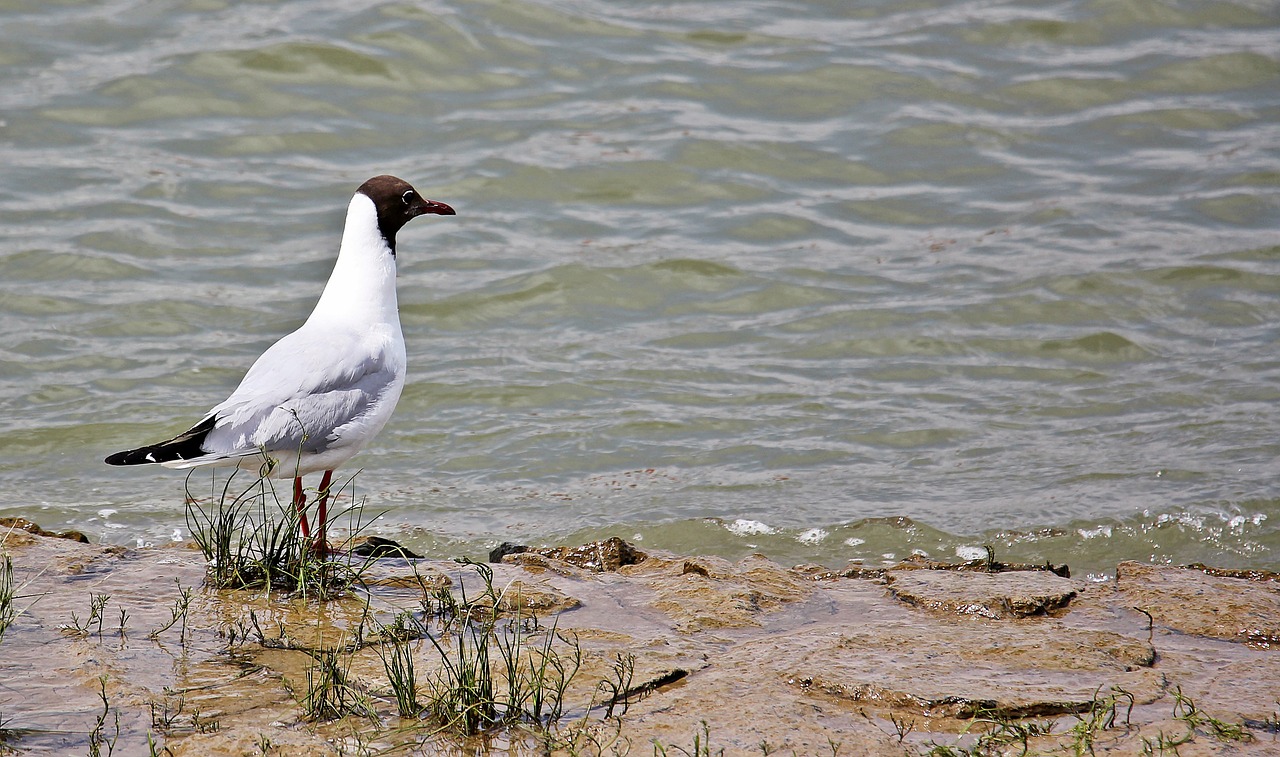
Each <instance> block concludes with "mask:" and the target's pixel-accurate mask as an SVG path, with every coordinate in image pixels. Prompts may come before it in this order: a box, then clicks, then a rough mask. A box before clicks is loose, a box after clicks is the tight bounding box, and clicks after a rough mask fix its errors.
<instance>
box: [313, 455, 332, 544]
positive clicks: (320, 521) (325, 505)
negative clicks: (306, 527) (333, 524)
mask: <svg viewBox="0 0 1280 757" xmlns="http://www.w3.org/2000/svg"><path fill="white" fill-rule="evenodd" d="M332 478H333V471H331V470H327V471H325V472H324V476H323V477H321V479H320V505H319V507H318V508H317V510H316V524H317V525H316V552H317V553H318V554H322V555H323V554H325V553H326V552H328V551H329V542H328V541H327V540H326V538H325V531H326V529H325V526H327V525H328V522H327V519H328V516H329V512H328V510H329V482H330V480H331V479H332Z"/></svg>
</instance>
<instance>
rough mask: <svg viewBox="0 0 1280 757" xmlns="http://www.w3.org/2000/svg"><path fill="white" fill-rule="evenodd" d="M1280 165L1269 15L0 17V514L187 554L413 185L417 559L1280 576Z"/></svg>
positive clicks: (387, 461) (720, 0)
mask: <svg viewBox="0 0 1280 757" xmlns="http://www.w3.org/2000/svg"><path fill="white" fill-rule="evenodd" d="M1278 145H1280V11H1278V10H1277V7H1276V5H1275V4H1274V3H1270V2H1249V1H1242V2H1216V3H1215V2H1207V3H1206V2H1164V1H1159V2H1157V1H1156V0H1116V1H1115V2H1074V1H1067V2H1049V3H1001V2H924V1H922V2H892V3H890V2H877V3H854V2H847V1H845V0H841V1H840V2H826V3H817V2H815V3H803V4H800V3H781V2H729V1H728V0H702V1H700V2H696V3H694V2H684V3H681V2H653V3H631V2H622V3H619V2H605V1H603V0H580V1H570V0H561V1H554V0H543V1H530V0H506V1H504V2H454V1H452V0H444V1H441V2H425V3H360V2H351V1H350V0H344V2H334V1H333V0H296V1H294V2H288V3H269V2H257V3H224V2H218V1H217V0H191V1H190V2H186V3H183V4H155V3H142V2H136V1H135V0H104V1H103V2H100V3H98V4H96V5H85V4H81V3H36V2H21V1H18V2H0V165H3V170H0V515H24V516H27V517H30V518H32V519H34V520H37V521H39V522H41V523H42V524H43V525H45V526H46V527H51V528H78V529H82V530H84V531H86V532H87V533H89V534H90V535H91V536H93V537H94V538H99V539H102V540H105V541H108V542H117V543H124V544H133V543H137V542H149V541H150V542H155V541H165V540H169V539H171V538H175V537H179V538H180V537H182V536H184V535H185V534H186V525H185V523H184V520H183V514H182V510H183V508H182V497H183V488H182V487H183V484H182V477H181V475H179V474H177V473H174V472H170V471H165V470H163V469H156V470H152V469H113V468H108V467H106V466H104V465H103V464H102V462H101V459H102V457H103V456H104V455H106V454H107V453H110V452H113V451H116V450H117V449H122V448H124V447H128V446H136V445H137V444H139V443H142V442H148V441H155V440H158V439H160V438H164V437H167V436H169V435H171V434H173V433H176V432H178V431H181V430H183V429H185V428H186V427H187V426H188V425H190V424H191V423H192V422H194V421H195V420H198V419H199V417H200V415H201V413H203V412H204V411H205V410H206V409H208V408H209V407H211V406H212V405H213V404H215V403H216V402H218V401H219V400H221V399H222V398H223V397H224V396H225V395H226V394H227V392H229V391H230V389H231V388H233V387H234V386H235V384H236V382H237V381H238V380H239V378H240V376H241V374H242V373H243V371H244V370H245V369H246V368H247V367H248V365H249V364H250V363H251V362H252V361H253V359H254V358H255V357H256V356H257V355H258V354H259V353H260V352H261V351H262V350H263V349H264V348H265V347H266V346H267V345H268V344H270V343H271V342H272V341H273V340H274V339H275V338H278V337H279V336H280V335H282V334H284V333H286V332H287V331H289V330H291V329H293V328H295V327H296V326H297V325H299V324H300V323H301V321H302V320H303V319H304V318H305V317H306V315H307V313H308V312H309V311H310V308H311V306H312V304H313V303H314V301H315V299H316V298H317V296H318V294H319V291H320V288H321V287H322V286H323V283H324V280H325V279H326V277H327V276H328V272H329V269H330V267H331V265H332V262H333V259H334V255H335V254H336V250H337V241H338V236H339V233H340V231H341V223H342V213H343V210H344V208H345V206H346V203H347V200H348V198H349V196H350V193H351V192H352V191H353V190H354V189H355V187H356V186H358V185H359V184H360V183H361V182H362V181H363V180H364V179H366V178H368V177H369V176H372V175H374V174H378V173H394V174H397V175H399V176H402V177H404V178H406V179H408V180H410V181H411V182H413V183H414V184H415V185H416V186H417V187H418V188H419V189H420V190H422V192H423V193H424V194H426V195H427V196H429V197H432V198H434V199H438V200H442V201H444V202H448V203H450V204H451V205H453V206H454V207H455V208H457V210H458V215H457V216H456V217H455V218H435V217H432V218H429V219H425V220H420V221H417V222H416V223H414V224H413V225H411V226H409V227H407V228H406V229H405V230H404V231H403V232H402V233H401V234H400V240H399V248H400V250H399V251H400V256H399V259H400V298H401V310H402V318H403V322H404V329H405V334H406V338H407V340H408V351H409V362H410V376H409V385H408V387H407V388H406V390H405V393H404V396H403V398H402V399H401V402H400V406H399V409H398V411H397V414H396V416H395V418H394V419H393V420H392V422H391V424H390V425H389V426H388V427H387V429H386V430H385V431H384V432H383V434H382V436H380V437H379V438H378V439H377V441H376V442H375V443H374V444H373V445H371V446H370V447H369V448H368V449H367V450H366V451H365V452H364V453H362V454H361V455H360V456H359V457H357V458H356V459H355V460H354V461H353V463H352V465H351V466H350V468H349V470H348V472H355V471H356V470H357V469H358V468H360V469H362V471H361V472H360V473H359V475H358V476H357V478H356V487H357V493H358V495H359V496H361V497H364V498H366V501H367V507H368V508H369V509H370V510H371V511H374V512H384V511H385V515H383V516H382V517H381V518H380V519H379V520H378V521H377V522H376V524H375V526H374V528H375V529H376V530H378V531H380V532H382V533H385V534H387V535H390V536H393V537H395V538H399V539H401V540H403V541H405V542H406V543H408V544H410V545H411V546H416V547H418V548H420V549H424V550H427V551H428V552H431V553H433V554H440V555H453V554H461V553H469V554H477V553H479V552H482V551H483V550H484V549H486V548H488V547H489V546H492V545H493V544H495V543H496V542H498V541H504V540H510V541H526V542H544V541H563V540H574V539H582V538H590V537H594V536H598V535H604V534H617V535H621V536H623V537H625V538H629V539H638V540H640V542H641V544H642V545H650V546H654V547H662V548H670V549H677V550H683V551H692V552H702V553H714V554H723V555H726V556H730V557H736V556H739V555H741V554H744V553H746V552H750V551H756V550H759V551H763V552H765V553H766V554H769V555H770V556H772V557H775V558H776V559H779V560H781V561H784V562H824V563H828V564H834V565H839V564H843V562H844V561H845V560H846V559H850V558H862V559H864V560H867V561H869V562H879V561H881V560H883V559H888V557H889V556H896V557H902V556H905V555H906V554H909V553H910V552H912V551H917V550H918V551H923V552H925V553H927V554H929V555H931V556H934V557H941V558H951V557H955V556H957V555H959V556H972V555H973V554H975V551H976V552H977V553H980V552H981V545H983V544H992V545H994V546H995V547H996V549H997V552H998V554H999V555H1000V556H1003V557H1014V558H1025V559H1035V560H1043V559H1050V560H1052V561H1054V562H1068V563H1070V564H1072V566H1073V567H1078V568H1079V569H1083V570H1084V571H1094V572H1106V571H1109V570H1110V569H1111V567H1112V566H1113V565H1114V563H1115V561H1117V560H1119V559H1126V558H1135V559H1144V560H1146V559H1155V560H1172V561H1175V562H1190V561H1196V560H1202V561H1205V562H1212V563H1216V564H1222V565H1229V566H1242V565H1247V566H1254V567H1271V568H1280V485H1278V481H1277V474H1278V472H1280V460H1278V456H1280V354H1278V350H1277V343H1278V337H1280V233H1278V232H1280V150H1278V148H1277V146H1278ZM211 484H212V482H211V481H210V479H209V477H208V476H207V475H204V474H200V475H198V476H196V477H195V478H194V479H193V481H192V486H193V487H194V488H196V489H198V490H200V491H208V490H209V488H210V486H211Z"/></svg>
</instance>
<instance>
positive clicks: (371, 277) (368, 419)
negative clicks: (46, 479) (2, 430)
mask: <svg viewBox="0 0 1280 757" xmlns="http://www.w3.org/2000/svg"><path fill="white" fill-rule="evenodd" d="M428 213H432V214H435V215H445V216H451V215H454V212H453V208H451V207H449V206H448V205H445V204H444V203H442V202H434V201H432V200H428V199H425V198H423V197H421V196H420V195H419V194H418V193H417V191H416V190H414V188H413V187H411V186H409V184H408V182H405V181H403V180H401V179H397V178H396V177H394V176H375V177H374V178H372V179H369V180H368V181H366V182H365V183H364V184H362V185H361V186H360V188H359V189H358V190H356V193H355V196H354V197H352V198H351V204H350V205H349V206H348V207H347V223H346V227H345V228H344V229H343V231H342V246H341V248H340V249H339V251H338V261H337V263H335V264H334V266H333V273H332V274H331V275H330V276H329V283H328V284H326V285H325V287H324V292H323V293H322V294H321V295H320V301H319V302H317V303H316V307H315V310H313V311H311V316H310V317H309V318H307V322H306V323H304V324H302V326H301V328H299V329H298V330H297V331H295V332H293V333H292V334H289V335H288V336H286V337H284V338H283V339H281V340H280V341H278V342H276V343H275V344H273V345H271V347H270V348H269V349H267V351H266V352H264V353H262V356H261V357H259V358H258V359H257V361H256V362H254V364H253V366H252V367H250V368H249V372H248V373H246V374H245V375H244V378H243V379H241V381H240V386H238V387H236V390H235V391H234V392H232V393H231V396H230V397H228V398H227V399H225V400H223V401H222V402H221V403H220V404H218V405H216V406H214V408H213V409H212V410H210V411H209V412H208V413H206V414H205V416H204V418H203V419H201V421H200V422H199V423H197V424H196V425H194V426H192V427H191V428H190V429H189V430H187V431H184V432H182V433H181V434H178V435H177V436H175V437H173V438H172V439H168V440H166V441H163V442H160V443H158V444H149V445H147V446H145V447H139V448H138V449H131V450H127V451H125V452H117V453H116V454H114V455H111V456H110V457H108V458H107V459H106V462H107V463H108V464H109V465H146V464H150V463H159V464H161V465H164V466H166V467H169V468H193V467H196V466H199V465H236V466H239V467H241V468H244V469H247V470H254V471H260V470H263V469H264V468H265V469H267V471H268V473H269V475H271V476H272V477H273V478H293V504H294V507H296V508H297V510H298V517H299V523H300V525H301V528H302V535H303V538H304V539H307V540H309V539H310V538H311V534H310V531H309V529H308V526H307V517H306V498H305V496H304V495H303V490H302V477H303V476H304V475H306V474H308V473H315V472H316V471H324V476H323V477H322V478H321V480H320V489H319V492H320V501H319V506H318V508H317V512H316V517H317V521H318V529H317V533H316V538H315V542H314V549H315V551H317V552H320V553H323V552H325V551H327V549H328V545H327V543H326V542H325V519H326V517H327V513H326V512H325V509H326V507H327V506H328V500H329V485H330V482H331V479H332V476H333V471H334V469H335V468H337V467H338V466H339V465H342V464H343V463H345V462H346V461H347V460H349V459H350V458H351V457H352V456H353V455H355V454H356V453H357V452H359V451H360V449H361V448H362V447H364V445H365V444H367V443H368V442H369V440H370V439H372V438H373V437H374V436H376V435H377V433H378V432H379V431H381V430H382V427H383V426H385V425H386V423H387V420H388V419H390V418H391V412H392V411H393V410H395V407H396V401H397V400H399V399H400V390H401V389H402V388H403V387H404V374H405V362H406V360H405V350H404V335H403V334H402V333H401V331H400V311H399V307H398V305H397V303H396V232H397V231H399V230H400V229H401V228H402V227H403V226H404V225H405V224H406V223H408V222H409V221H411V220H413V219H414V218H417V217H418V216H420V215H426V214H428Z"/></svg>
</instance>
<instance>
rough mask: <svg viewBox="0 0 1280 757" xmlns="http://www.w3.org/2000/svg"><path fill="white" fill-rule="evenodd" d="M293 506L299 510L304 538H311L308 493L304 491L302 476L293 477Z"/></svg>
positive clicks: (299, 520) (299, 523)
mask: <svg viewBox="0 0 1280 757" xmlns="http://www.w3.org/2000/svg"><path fill="white" fill-rule="evenodd" d="M293 507H294V509H295V510H297V511H298V525H299V526H300V527H301V528H302V538H303V539H310V538H311V529H310V528H309V527H308V526H307V495H305V494H303V493H302V476H298V477H296V478H294V479H293Z"/></svg>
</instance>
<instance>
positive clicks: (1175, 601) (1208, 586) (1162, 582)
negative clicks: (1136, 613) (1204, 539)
mask: <svg viewBox="0 0 1280 757" xmlns="http://www.w3.org/2000/svg"><path fill="white" fill-rule="evenodd" d="M1116 586H1117V588H1118V589H1119V591H1120V593H1121V594H1122V596H1123V597H1124V600H1125V602H1127V603H1129V604H1130V605H1131V606H1133V607H1136V608H1139V609H1141V610H1144V611H1146V612H1149V613H1151V617H1152V620H1153V621H1154V622H1155V623H1158V624H1160V625H1164V626H1168V627H1169V628H1173V629H1176V630H1178V631H1181V632H1182V633H1188V634H1196V635H1198V636H1208V637H1210V638H1214V639H1225V640H1228V641H1236V642H1240V643H1243V644H1248V645H1250V646H1253V647H1256V648H1260V649H1273V648H1276V647H1277V646H1280V588H1278V587H1277V585H1276V583H1275V582H1274V581H1270V580H1250V579H1247V578H1228V577H1223V576H1216V575H1209V574H1208V573H1205V572H1204V571H1203V570H1197V569H1194V568H1175V567H1170V566H1164V565H1144V564H1142V563H1136V562H1122V563H1120V564H1119V565H1118V566H1116Z"/></svg>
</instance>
